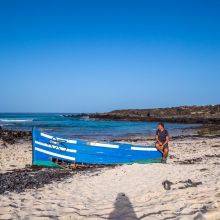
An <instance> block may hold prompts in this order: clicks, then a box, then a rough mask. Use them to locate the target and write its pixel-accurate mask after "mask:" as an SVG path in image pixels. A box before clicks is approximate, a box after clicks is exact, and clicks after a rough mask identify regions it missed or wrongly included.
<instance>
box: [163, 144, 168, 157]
mask: <svg viewBox="0 0 220 220" xmlns="http://www.w3.org/2000/svg"><path fill="white" fill-rule="evenodd" d="M168 153H169V148H168V147H164V149H163V159H166V158H167V156H168Z"/></svg>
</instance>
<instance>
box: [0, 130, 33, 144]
mask: <svg viewBox="0 0 220 220" xmlns="http://www.w3.org/2000/svg"><path fill="white" fill-rule="evenodd" d="M0 139H1V140H2V141H3V142H4V145H6V144H15V143H16V141H18V140H21V139H22V140H31V132H30V131H14V130H7V129H2V128H1V127H0Z"/></svg>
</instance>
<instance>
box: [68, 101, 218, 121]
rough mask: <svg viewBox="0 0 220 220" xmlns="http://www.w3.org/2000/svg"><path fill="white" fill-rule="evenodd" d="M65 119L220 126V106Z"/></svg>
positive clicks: (128, 111) (110, 113)
mask: <svg viewBox="0 0 220 220" xmlns="http://www.w3.org/2000/svg"><path fill="white" fill-rule="evenodd" d="M64 116H65V117H88V118H90V119H101V120H123V121H142V122H143V121H146V122H159V121H163V122H169V123H188V124H192V123H193V124H194V123H198V124H220V104H218V105H206V106H179V107H170V108H152V109H124V110H114V111H111V112H105V113H91V114H84V113H83V114H79V115H76V114H73V115H72V114H65V115H64Z"/></svg>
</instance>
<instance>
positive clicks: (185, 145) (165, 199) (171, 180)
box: [0, 138, 220, 219]
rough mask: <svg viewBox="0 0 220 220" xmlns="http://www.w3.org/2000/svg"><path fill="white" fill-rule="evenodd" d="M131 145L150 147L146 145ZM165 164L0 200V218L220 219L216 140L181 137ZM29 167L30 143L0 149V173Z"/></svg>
mask: <svg viewBox="0 0 220 220" xmlns="http://www.w3.org/2000/svg"><path fill="white" fill-rule="evenodd" d="M134 144H143V145H146V144H152V142H151V141H150V142H149V141H141V142H138V143H137V142H135V143H134ZM170 149H171V154H173V155H174V159H169V160H168V162H167V164H160V163H157V164H145V165H143V164H133V165H122V166H116V167H114V168H99V169H96V170H94V171H93V172H86V171H83V172H75V173H74V174H72V175H71V176H68V177H67V178H64V179H63V180H61V181H53V182H51V183H49V184H45V185H43V186H42V187H39V188H29V189H25V190H24V191H22V192H20V193H18V192H13V191H12V192H7V191H6V192H4V193H3V194H1V195H0V200H1V205H0V219H85V218H89V219H220V211H219V206H220V169H219V165H220V163H219V157H220V138H182V139H176V140H173V141H172V142H171V144H170ZM27 164H31V142H30V141H24V142H20V143H16V144H7V145H4V144H3V142H1V148H0V170H1V174H2V175H4V173H6V172H8V171H11V172H13V170H15V169H18V168H20V169H21V168H24V167H25V166H26V165H27Z"/></svg>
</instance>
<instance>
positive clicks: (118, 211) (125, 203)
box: [108, 193, 138, 220]
mask: <svg viewBox="0 0 220 220" xmlns="http://www.w3.org/2000/svg"><path fill="white" fill-rule="evenodd" d="M114 206H115V208H114V210H113V211H112V212H111V213H110V214H109V217H108V219H112V220H116V219H117V220H136V219H138V217H137V216H136V214H135V212H134V208H133V206H132V204H131V202H130V200H129V198H128V197H127V196H126V195H125V194H124V193H118V195H117V198H116V200H115V203H114Z"/></svg>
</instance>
